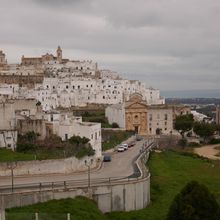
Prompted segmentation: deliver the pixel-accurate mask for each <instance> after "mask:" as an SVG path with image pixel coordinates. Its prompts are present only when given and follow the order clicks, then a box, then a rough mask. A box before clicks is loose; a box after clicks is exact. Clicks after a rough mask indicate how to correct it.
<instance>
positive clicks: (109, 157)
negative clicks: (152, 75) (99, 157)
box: [103, 155, 112, 162]
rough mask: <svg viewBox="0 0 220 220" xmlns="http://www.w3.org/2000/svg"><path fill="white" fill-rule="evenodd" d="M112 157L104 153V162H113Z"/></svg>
mask: <svg viewBox="0 0 220 220" xmlns="http://www.w3.org/2000/svg"><path fill="white" fill-rule="evenodd" d="M111 160H112V157H111V156H110V155H104V158H103V162H111Z"/></svg>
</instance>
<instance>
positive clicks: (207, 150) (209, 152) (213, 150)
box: [194, 144, 220, 160]
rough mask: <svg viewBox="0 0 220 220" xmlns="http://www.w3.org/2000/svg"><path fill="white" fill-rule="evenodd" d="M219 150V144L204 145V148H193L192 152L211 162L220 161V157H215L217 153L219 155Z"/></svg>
mask: <svg viewBox="0 0 220 220" xmlns="http://www.w3.org/2000/svg"><path fill="white" fill-rule="evenodd" d="M217 147H218V148H217ZM219 149H220V144H217V145H206V146H202V147H198V148H195V149H194V152H195V153H197V154H198V155H200V156H203V157H207V158H209V159H211V160H220V157H217V156H216V155H217V154H218V153H220V150H219Z"/></svg>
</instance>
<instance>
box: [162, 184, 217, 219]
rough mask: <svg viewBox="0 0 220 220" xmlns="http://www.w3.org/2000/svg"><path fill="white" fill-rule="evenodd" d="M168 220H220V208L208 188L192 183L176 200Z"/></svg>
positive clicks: (171, 207)
mask: <svg viewBox="0 0 220 220" xmlns="http://www.w3.org/2000/svg"><path fill="white" fill-rule="evenodd" d="M166 220H220V207H219V204H218V203H217V201H216V200H215V198H214V196H213V195H212V194H211V193H210V192H209V190H208V189H207V187H206V186H204V185H201V184H199V183H197V182H196V181H192V182H189V183H188V184H187V185H186V186H185V187H184V188H183V189H182V191H181V192H180V193H179V194H178V195H177V196H176V197H175V198H174V200H173V202H172V204H171V206H170V209H169V212H168V215H167V218H166Z"/></svg>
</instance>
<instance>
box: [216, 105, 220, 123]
mask: <svg viewBox="0 0 220 220" xmlns="http://www.w3.org/2000/svg"><path fill="white" fill-rule="evenodd" d="M216 124H220V106H218V107H217V108H216Z"/></svg>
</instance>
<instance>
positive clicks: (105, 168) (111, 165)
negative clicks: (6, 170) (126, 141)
mask: <svg viewBox="0 0 220 220" xmlns="http://www.w3.org/2000/svg"><path fill="white" fill-rule="evenodd" d="M144 142H145V140H143V141H138V142H136V144H135V146H134V147H131V148H129V149H128V150H127V151H125V152H120V153H119V152H113V153H109V154H110V155H111V156H112V161H111V162H103V164H102V166H101V168H100V169H98V170H97V169H96V170H91V172H90V175H91V182H92V181H93V180H95V179H96V181H101V179H103V178H105V179H107V178H110V179H112V180H113V179H114V178H125V177H129V176H131V175H132V174H133V173H134V171H135V170H134V161H135V160H136V158H137V157H138V155H139V153H140V149H141V148H142V146H143V144H144ZM87 180H88V172H81V173H70V174H49V175H30V176H15V177H14V185H15V187H16V185H17V186H18V185H20V184H25V185H28V184H39V183H42V184H46V183H52V182H58V181H60V182H64V181H79V184H82V183H85V184H87V183H88V181H87ZM2 187H11V177H0V189H1V188H2ZM0 191H1V190H0Z"/></svg>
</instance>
